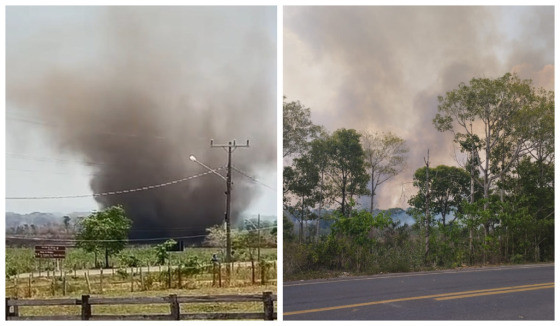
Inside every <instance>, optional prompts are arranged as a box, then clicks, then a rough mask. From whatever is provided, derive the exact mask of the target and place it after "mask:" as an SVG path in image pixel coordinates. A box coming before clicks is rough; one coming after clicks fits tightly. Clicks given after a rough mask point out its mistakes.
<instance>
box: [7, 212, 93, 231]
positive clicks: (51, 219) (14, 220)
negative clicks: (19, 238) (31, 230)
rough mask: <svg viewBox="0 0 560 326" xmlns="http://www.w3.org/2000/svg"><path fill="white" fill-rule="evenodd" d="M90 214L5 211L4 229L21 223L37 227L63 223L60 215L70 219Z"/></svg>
mask: <svg viewBox="0 0 560 326" xmlns="http://www.w3.org/2000/svg"><path fill="white" fill-rule="evenodd" d="M89 214H91V213H90V212H74V213H70V214H62V213H41V212H33V213H29V214H18V213H13V212H6V230H7V229H9V228H17V227H18V226H22V225H25V224H27V225H31V224H33V225H35V226H37V227H41V226H48V225H60V224H63V222H62V217H63V216H66V215H68V216H70V217H71V218H72V219H74V218H76V217H78V216H87V215H89Z"/></svg>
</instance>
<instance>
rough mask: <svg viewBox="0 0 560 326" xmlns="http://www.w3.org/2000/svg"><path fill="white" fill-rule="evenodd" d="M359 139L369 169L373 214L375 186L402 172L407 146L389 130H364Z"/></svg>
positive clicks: (370, 210) (371, 210)
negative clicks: (383, 131)
mask: <svg viewBox="0 0 560 326" xmlns="http://www.w3.org/2000/svg"><path fill="white" fill-rule="evenodd" d="M361 140H362V146H363V148H364V153H365V157H366V163H367V166H368V168H369V170H370V171H369V175H370V179H371V183H370V185H371V188H370V189H371V194H370V199H371V203H370V209H369V212H370V213H372V214H373V205H374V197H375V191H376V190H377V187H378V186H379V185H381V184H382V183H384V182H385V181H387V180H389V179H391V178H392V177H394V176H396V175H397V174H399V173H400V172H402V170H403V169H404V167H405V165H406V156H407V154H408V147H407V146H406V143H405V141H404V139H402V138H400V137H397V136H396V135H394V134H393V133H391V132H386V133H373V132H371V131H366V132H364V133H362V138H361Z"/></svg>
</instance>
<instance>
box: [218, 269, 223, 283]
mask: <svg viewBox="0 0 560 326" xmlns="http://www.w3.org/2000/svg"><path fill="white" fill-rule="evenodd" d="M218 285H219V287H222V264H221V263H218Z"/></svg>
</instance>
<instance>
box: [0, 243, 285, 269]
mask: <svg viewBox="0 0 560 326" xmlns="http://www.w3.org/2000/svg"><path fill="white" fill-rule="evenodd" d="M219 251H220V249H219V248H200V247H188V248H186V249H185V250H184V251H182V252H171V253H170V256H171V265H177V264H179V263H180V262H183V261H186V260H187V259H188V258H191V257H197V259H198V260H199V261H200V262H203V263H210V259H211V257H212V254H213V253H217V252H219ZM128 256H134V257H135V258H136V259H138V261H139V263H138V266H148V265H150V266H154V265H155V264H156V261H157V260H156V255H155V250H154V249H153V247H151V246H147V245H143V246H133V247H128V248H125V249H124V250H123V251H121V252H120V253H119V254H117V255H115V256H112V257H110V258H109V264H110V265H112V266H114V267H115V268H120V267H126V262H125V260H126V259H125V257H128ZM233 258H234V259H235V260H236V261H248V258H247V257H246V256H234V257H233ZM261 258H262V259H265V260H268V261H276V259H277V252H276V248H261ZM97 260H98V262H99V263H101V264H102V263H103V262H104V257H103V256H98V257H97ZM54 266H55V261H54V259H41V260H39V259H36V258H35V255H34V249H33V248H6V274H7V275H15V274H21V273H30V272H37V271H38V270H39V268H40V269H41V271H46V270H47V269H50V270H52V269H53V268H54ZM63 266H64V269H65V270H68V271H71V270H73V269H74V268H76V269H90V268H95V255H94V254H93V253H88V252H85V251H84V250H82V249H79V248H68V249H67V250H66V258H65V259H64V260H63Z"/></svg>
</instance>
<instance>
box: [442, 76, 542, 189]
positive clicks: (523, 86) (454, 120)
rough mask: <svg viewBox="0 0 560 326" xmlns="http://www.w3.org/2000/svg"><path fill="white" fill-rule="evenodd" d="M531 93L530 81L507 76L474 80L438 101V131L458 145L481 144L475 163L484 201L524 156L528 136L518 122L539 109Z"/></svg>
mask: <svg viewBox="0 0 560 326" xmlns="http://www.w3.org/2000/svg"><path fill="white" fill-rule="evenodd" d="M534 93H535V90H534V89H533V88H532V87H531V82H530V81H529V80H520V79H519V78H518V77H517V76H516V75H512V74H510V73H507V74H505V75H504V76H502V77H500V78H497V79H489V78H473V79H471V81H470V82H469V84H468V85H466V84H464V83H461V84H459V88H457V89H455V90H452V91H449V92H447V93H446V95H445V97H443V96H439V97H438V100H439V105H438V112H439V113H437V114H436V117H435V118H434V120H433V122H434V125H435V127H436V128H437V130H439V131H442V132H443V131H452V132H453V134H454V135H455V141H456V142H458V143H460V142H465V141H468V140H469V139H471V140H472V139H475V138H477V139H479V140H480V142H481V146H480V147H479V148H480V149H478V148H477V149H476V150H477V151H479V153H477V156H478V157H479V158H480V160H478V161H477V162H476V163H477V168H478V169H479V170H480V171H481V173H482V180H481V182H480V183H481V186H482V187H483V191H484V198H485V199H488V197H489V195H490V189H491V187H492V185H493V184H494V183H495V181H496V180H498V179H499V178H503V177H504V176H505V173H506V172H508V171H509V170H510V169H511V167H512V165H513V164H514V163H515V162H516V161H517V159H518V158H519V157H520V156H521V155H523V153H524V149H525V148H526V147H525V143H526V140H527V139H528V138H529V135H528V134H527V132H526V130H525V129H524V128H523V121H522V120H523V119H521V118H522V116H523V114H524V112H525V110H527V109H528V108H530V107H535V106H537V105H538V101H536V100H537V99H538V98H537V97H535V96H534Z"/></svg>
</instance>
